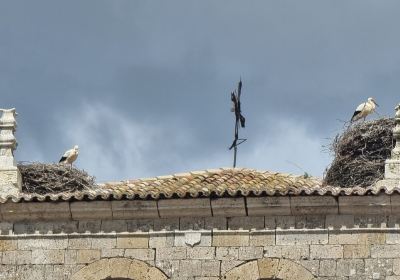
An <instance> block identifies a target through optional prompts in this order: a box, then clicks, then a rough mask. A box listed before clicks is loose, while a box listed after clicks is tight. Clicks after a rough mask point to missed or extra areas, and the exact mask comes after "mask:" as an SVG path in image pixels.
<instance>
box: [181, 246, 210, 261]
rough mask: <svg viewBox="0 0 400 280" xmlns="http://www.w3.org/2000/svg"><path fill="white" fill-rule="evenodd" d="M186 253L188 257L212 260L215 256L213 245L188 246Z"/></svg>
mask: <svg viewBox="0 0 400 280" xmlns="http://www.w3.org/2000/svg"><path fill="white" fill-rule="evenodd" d="M186 254H187V258H188V259H194V260H212V259H214V256H215V247H194V248H191V247H189V248H187V250H186Z"/></svg>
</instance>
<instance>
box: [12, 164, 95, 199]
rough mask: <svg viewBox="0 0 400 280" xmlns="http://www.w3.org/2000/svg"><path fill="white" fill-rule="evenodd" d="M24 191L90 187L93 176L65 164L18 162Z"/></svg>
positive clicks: (93, 185) (60, 191)
mask: <svg viewBox="0 0 400 280" xmlns="http://www.w3.org/2000/svg"><path fill="white" fill-rule="evenodd" d="M18 168H19V170H20V171H21V176H22V191H23V192H25V193H37V194H42V195H44V194H50V193H70V192H75V191H82V190H87V189H92V188H93V187H95V178H94V177H92V176H90V175H89V174H87V173H86V172H85V171H83V170H79V169H76V168H70V166H69V165H65V164H44V163H23V164H22V163H19V164H18Z"/></svg>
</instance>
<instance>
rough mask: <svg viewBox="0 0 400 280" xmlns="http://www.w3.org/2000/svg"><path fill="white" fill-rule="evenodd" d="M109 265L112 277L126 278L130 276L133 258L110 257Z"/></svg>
mask: <svg viewBox="0 0 400 280" xmlns="http://www.w3.org/2000/svg"><path fill="white" fill-rule="evenodd" d="M108 265H109V267H110V273H109V274H110V275H109V276H110V278H124V277H128V274H129V267H130V265H131V260H129V259H123V258H115V259H109V260H108ZM127 268H128V269H127Z"/></svg>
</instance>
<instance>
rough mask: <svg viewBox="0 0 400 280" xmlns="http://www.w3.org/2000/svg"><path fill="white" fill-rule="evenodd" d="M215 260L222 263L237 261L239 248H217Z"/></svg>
mask: <svg viewBox="0 0 400 280" xmlns="http://www.w3.org/2000/svg"><path fill="white" fill-rule="evenodd" d="M215 259H217V260H224V261H237V260H239V248H238V247H217V248H216V252H215Z"/></svg>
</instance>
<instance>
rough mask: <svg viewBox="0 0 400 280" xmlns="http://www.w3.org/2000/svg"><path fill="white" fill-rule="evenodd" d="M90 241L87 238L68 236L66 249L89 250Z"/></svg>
mask: <svg viewBox="0 0 400 280" xmlns="http://www.w3.org/2000/svg"><path fill="white" fill-rule="evenodd" d="M91 246H92V240H91V238H90V237H89V236H88V237H80V236H70V237H69V239H68V249H90V248H91Z"/></svg>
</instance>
